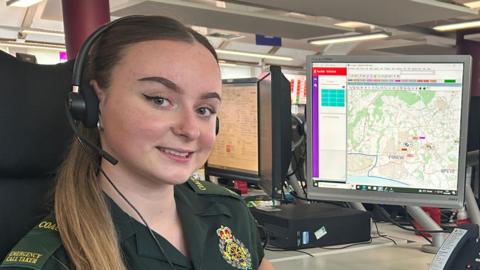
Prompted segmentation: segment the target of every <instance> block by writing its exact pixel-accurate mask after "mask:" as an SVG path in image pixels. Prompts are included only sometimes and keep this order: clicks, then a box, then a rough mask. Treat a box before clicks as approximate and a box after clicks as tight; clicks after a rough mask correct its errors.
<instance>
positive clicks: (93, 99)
mask: <svg viewBox="0 0 480 270" xmlns="http://www.w3.org/2000/svg"><path fill="white" fill-rule="evenodd" d="M134 17H144V16H141V15H134V16H127V17H122V18H120V19H117V20H115V21H112V22H110V23H107V24H105V25H103V26H101V27H100V28H98V29H97V30H95V31H94V32H93V33H92V34H91V35H90V36H89V37H87V39H86V40H85V42H84V43H83V44H82V47H81V48H80V51H79V52H78V55H77V58H76V60H75V63H74V66H73V74H72V91H71V92H70V93H69V94H68V97H67V110H68V111H67V117H69V121H70V122H73V121H74V120H77V121H80V122H82V123H83V125H84V126H85V127H86V128H96V127H97V123H98V115H99V108H98V103H99V101H98V97H97V95H96V93H95V91H94V90H93V88H92V86H91V85H90V83H89V82H85V81H83V80H82V79H83V76H82V75H83V72H84V69H85V65H86V64H87V62H88V53H89V51H90V49H91V48H92V47H93V45H94V44H95V42H96V41H97V40H98V39H99V38H100V37H101V36H102V34H103V33H105V32H106V31H107V30H108V29H110V28H112V27H113V26H114V25H116V24H117V23H119V22H121V21H124V20H126V19H131V18H134ZM70 118H71V119H70ZM215 121H216V124H215V135H217V134H218V132H219V131H220V121H219V119H218V117H216V120H215ZM74 126H75V125H74ZM74 132H75V134H76V135H77V136H78V137H80V139H82V141H84V142H85V143H86V144H88V145H89V146H90V147H93V148H94V149H95V150H97V151H98V152H99V153H100V155H101V156H102V157H103V158H105V159H106V160H107V161H109V162H110V163H112V164H113V165H115V164H117V163H118V161H117V160H116V159H115V158H114V157H113V156H112V155H110V154H108V153H107V152H105V151H103V150H102V149H100V148H99V147H96V146H95V145H94V144H92V143H90V142H89V141H88V140H87V139H86V138H84V137H82V136H81V135H80V133H79V132H78V130H77V129H76V128H74Z"/></svg>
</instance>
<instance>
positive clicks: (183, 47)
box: [97, 40, 221, 184]
mask: <svg viewBox="0 0 480 270" xmlns="http://www.w3.org/2000/svg"><path fill="white" fill-rule="evenodd" d="M97 93H98V94H99V99H100V105H99V106H100V112H101V115H100V118H101V122H102V125H103V131H102V132H100V136H101V141H102V147H103V149H105V150H106V151H107V152H110V153H111V154H112V155H113V156H114V157H115V158H116V159H118V160H119V163H118V164H117V165H116V166H115V167H114V168H113V170H114V171H115V172H116V174H117V173H120V174H123V176H126V177H131V178H132V179H145V180H148V181H153V182H156V183H168V184H179V183H183V182H184V181H185V180H187V179H188V177H189V176H190V175H191V174H192V172H193V171H194V170H196V169H197V168H199V167H201V166H202V165H203V164H204V162H205V161H206V160H207V157H208V154H209V153H210V150H211V148H212V145H213V143H214V140H215V119H216V112H217V110H218V109H219V107H220V103H221V102H220V95H221V80H220V70H219V67H218V64H217V62H216V60H215V58H214V57H213V55H212V54H211V53H210V52H209V51H208V50H207V49H206V48H205V47H204V46H203V45H201V44H199V43H197V42H195V43H191V44H190V43H186V42H179V41H165V40H160V41H146V42H141V43H136V44H135V45H132V46H130V47H128V48H127V49H126V50H125V51H124V53H123V54H122V59H121V60H120V62H119V63H118V64H117V65H116V67H115V68H114V69H113V70H112V74H111V80H110V86H109V87H108V89H102V90H98V87H97Z"/></svg>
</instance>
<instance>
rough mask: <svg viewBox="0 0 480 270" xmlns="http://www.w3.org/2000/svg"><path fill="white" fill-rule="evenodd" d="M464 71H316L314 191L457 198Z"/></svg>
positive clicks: (383, 67) (402, 66)
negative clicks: (454, 196) (319, 188)
mask: <svg viewBox="0 0 480 270" xmlns="http://www.w3.org/2000/svg"><path fill="white" fill-rule="evenodd" d="M463 69H464V67H463V63H313V64H312V70H311V72H312V73H311V74H312V82H311V83H312V85H311V86H312V93H311V97H312V100H311V105H312V121H311V125H312V127H311V128H312V130H311V136H312V141H311V144H312V145H311V146H312V167H311V170H312V171H311V175H312V181H313V182H312V183H313V186H314V187H328V188H338V189H350V190H367V191H378V192H400V193H417V194H418V193H425V194H435V195H456V192H457V181H458V180H457V179H458V177H459V175H458V170H459V145H460V118H461V104H462V83H463V82H462V77H463Z"/></svg>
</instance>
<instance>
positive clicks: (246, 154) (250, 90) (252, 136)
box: [205, 78, 260, 183]
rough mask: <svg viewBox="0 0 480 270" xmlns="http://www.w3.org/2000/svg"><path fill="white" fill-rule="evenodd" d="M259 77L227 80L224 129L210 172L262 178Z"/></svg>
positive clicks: (210, 161)
mask: <svg viewBox="0 0 480 270" xmlns="http://www.w3.org/2000/svg"><path fill="white" fill-rule="evenodd" d="M257 95H258V93H257V79H256V78H251V79H235V80H224V81H223V84H222V108H221V110H220V112H219V114H218V118H219V120H220V132H219V134H218V135H217V138H216V141H215V145H214V148H213V150H212V152H211V154H210V156H209V157H208V162H207V166H206V167H205V169H206V174H208V175H214V176H220V177H224V178H228V179H240V180H246V181H249V182H253V183H257V182H258V181H260V179H259V168H258V167H259V161H258V158H259V153H258V152H259V150H258V109H257V108H258V104H257V103H258V101H257Z"/></svg>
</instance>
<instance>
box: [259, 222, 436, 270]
mask: <svg viewBox="0 0 480 270" xmlns="http://www.w3.org/2000/svg"><path fill="white" fill-rule="evenodd" d="M379 230H380V232H381V233H382V234H386V235H387V236H388V237H390V238H392V239H394V240H395V241H396V242H397V244H398V245H397V246H395V245H394V243H393V242H392V241H390V240H388V239H385V238H374V239H373V241H372V243H371V244H361V245H356V246H352V247H348V248H345V249H336V250H330V249H322V248H312V249H304V250H302V251H305V252H308V253H309V254H312V255H313V257H311V256H309V255H307V254H303V253H300V252H295V251H269V250H266V251H265V254H266V257H267V258H268V259H269V260H270V261H271V262H272V263H273V265H274V266H275V268H276V269H277V270H303V269H308V270H312V269H320V270H349V269H353V270H377V269H378V270H380V269H381V270H426V269H428V265H429V264H430V262H431V261H432V259H433V256H434V254H428V253H424V252H422V251H421V250H420V247H421V246H422V245H424V244H426V243H427V242H426V241H425V239H423V238H422V237H420V236H416V235H414V234H413V233H412V232H408V231H403V230H401V229H400V228H397V227H395V226H393V225H389V224H379Z"/></svg>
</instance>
